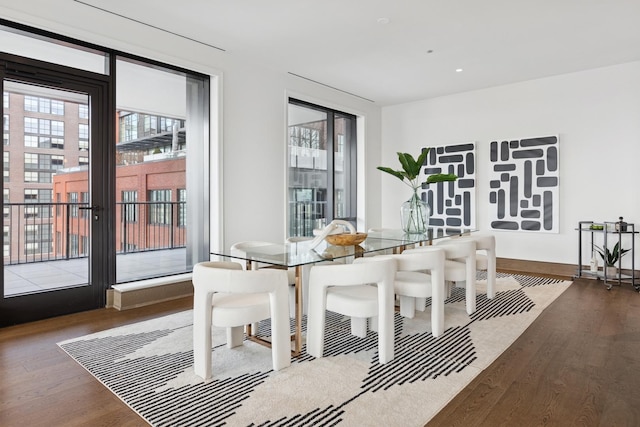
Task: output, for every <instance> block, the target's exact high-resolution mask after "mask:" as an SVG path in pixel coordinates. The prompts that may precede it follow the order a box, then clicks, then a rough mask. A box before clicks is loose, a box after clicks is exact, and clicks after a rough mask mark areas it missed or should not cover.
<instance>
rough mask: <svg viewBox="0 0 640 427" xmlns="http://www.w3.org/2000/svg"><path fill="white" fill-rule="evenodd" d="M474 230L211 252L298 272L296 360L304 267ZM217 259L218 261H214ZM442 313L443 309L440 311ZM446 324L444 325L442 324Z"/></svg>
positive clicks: (377, 235) (436, 229) (397, 233)
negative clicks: (343, 243) (241, 253)
mask: <svg viewBox="0 0 640 427" xmlns="http://www.w3.org/2000/svg"><path fill="white" fill-rule="evenodd" d="M472 231H475V230H472V229H465V228H450V227H431V228H429V229H428V230H427V232H426V233H424V234H406V233H404V232H403V231H402V230H399V229H398V230H386V229H385V230H383V231H373V232H369V233H367V238H366V239H365V240H364V241H363V242H362V243H360V244H359V245H356V246H334V245H330V244H328V243H327V242H326V241H322V242H320V244H318V245H317V246H316V247H313V248H312V247H310V245H309V241H299V242H286V243H273V244H270V245H263V246H255V247H251V248H247V249H246V252H245V253H244V256H239V255H237V254H235V253H234V254H232V253H231V251H230V250H229V249H227V250H224V251H213V252H211V255H212V257H217V258H218V259H224V260H229V259H235V260H239V261H243V262H245V263H246V268H247V269H248V270H251V269H252V268H253V266H254V265H257V264H261V265H266V266H268V267H273V268H282V269H289V268H293V269H295V313H294V321H295V326H294V333H293V335H292V342H293V349H292V355H293V356H294V357H297V356H298V355H300V352H301V350H302V316H303V312H302V280H303V277H302V275H303V267H304V266H308V265H312V264H317V263H320V262H324V261H332V260H337V259H346V260H347V261H348V260H349V259H353V258H355V257H361V256H364V255H365V254H376V253H387V252H389V251H392V252H393V253H401V252H402V251H403V250H404V249H405V248H407V247H408V246H426V245H431V244H432V243H433V241H434V240H437V239H442V238H447V237H455V236H461V235H464V234H469V233H471V232H472ZM212 259H215V258H212ZM443 304H444V302H443ZM438 311H439V312H443V310H438ZM440 324H444V322H440ZM248 335H249V336H250V338H251V339H253V340H254V341H258V342H260V343H262V344H267V345H268V344H269V343H268V342H267V341H264V340H262V339H260V338H259V337H255V336H251V335H250V334H248Z"/></svg>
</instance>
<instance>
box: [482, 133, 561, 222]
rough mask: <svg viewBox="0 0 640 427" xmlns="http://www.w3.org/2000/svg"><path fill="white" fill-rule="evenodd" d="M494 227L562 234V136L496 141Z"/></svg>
mask: <svg viewBox="0 0 640 427" xmlns="http://www.w3.org/2000/svg"><path fill="white" fill-rule="evenodd" d="M490 149H491V154H490V159H491V172H490V181H489V190H490V191H489V203H490V205H489V206H490V208H491V209H490V216H489V219H490V228H491V229H493V230H510V231H527V232H547V233H558V232H559V230H558V220H559V213H558V199H559V194H558V190H559V166H560V162H559V157H558V154H559V153H558V137H557V136H544V137H538V138H526V139H516V140H509V141H492V142H491V144H490Z"/></svg>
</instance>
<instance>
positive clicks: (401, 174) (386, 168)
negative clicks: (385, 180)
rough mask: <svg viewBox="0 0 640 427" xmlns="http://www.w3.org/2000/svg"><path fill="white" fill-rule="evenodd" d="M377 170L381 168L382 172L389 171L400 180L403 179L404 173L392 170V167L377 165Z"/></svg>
mask: <svg viewBox="0 0 640 427" xmlns="http://www.w3.org/2000/svg"><path fill="white" fill-rule="evenodd" d="M378 170H381V171H382V172H386V173H389V174H391V175H393V176H395V177H397V178H398V179H399V180H400V181H404V177H405V175H404V174H403V173H402V172H400V171H397V170H393V169H391V168H388V167H386V166H378Z"/></svg>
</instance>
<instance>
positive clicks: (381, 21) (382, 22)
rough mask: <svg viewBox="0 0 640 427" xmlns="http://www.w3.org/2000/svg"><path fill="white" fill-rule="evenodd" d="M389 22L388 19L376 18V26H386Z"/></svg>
mask: <svg viewBox="0 0 640 427" xmlns="http://www.w3.org/2000/svg"><path fill="white" fill-rule="evenodd" d="M389 22H391V21H390V20H389V18H378V24H388V23H389Z"/></svg>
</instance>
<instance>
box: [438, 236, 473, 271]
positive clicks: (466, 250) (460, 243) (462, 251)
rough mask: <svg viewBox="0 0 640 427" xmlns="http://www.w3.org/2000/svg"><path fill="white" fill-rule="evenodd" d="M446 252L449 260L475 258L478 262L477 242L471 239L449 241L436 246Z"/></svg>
mask: <svg viewBox="0 0 640 427" xmlns="http://www.w3.org/2000/svg"><path fill="white" fill-rule="evenodd" d="M436 246H437V247H438V248H442V249H444V251H445V254H446V257H447V259H457V258H470V257H471V258H473V263H474V265H475V261H476V257H475V254H476V242H475V241H473V240H471V239H449V240H443V241H442V242H438V243H437V244H436Z"/></svg>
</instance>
